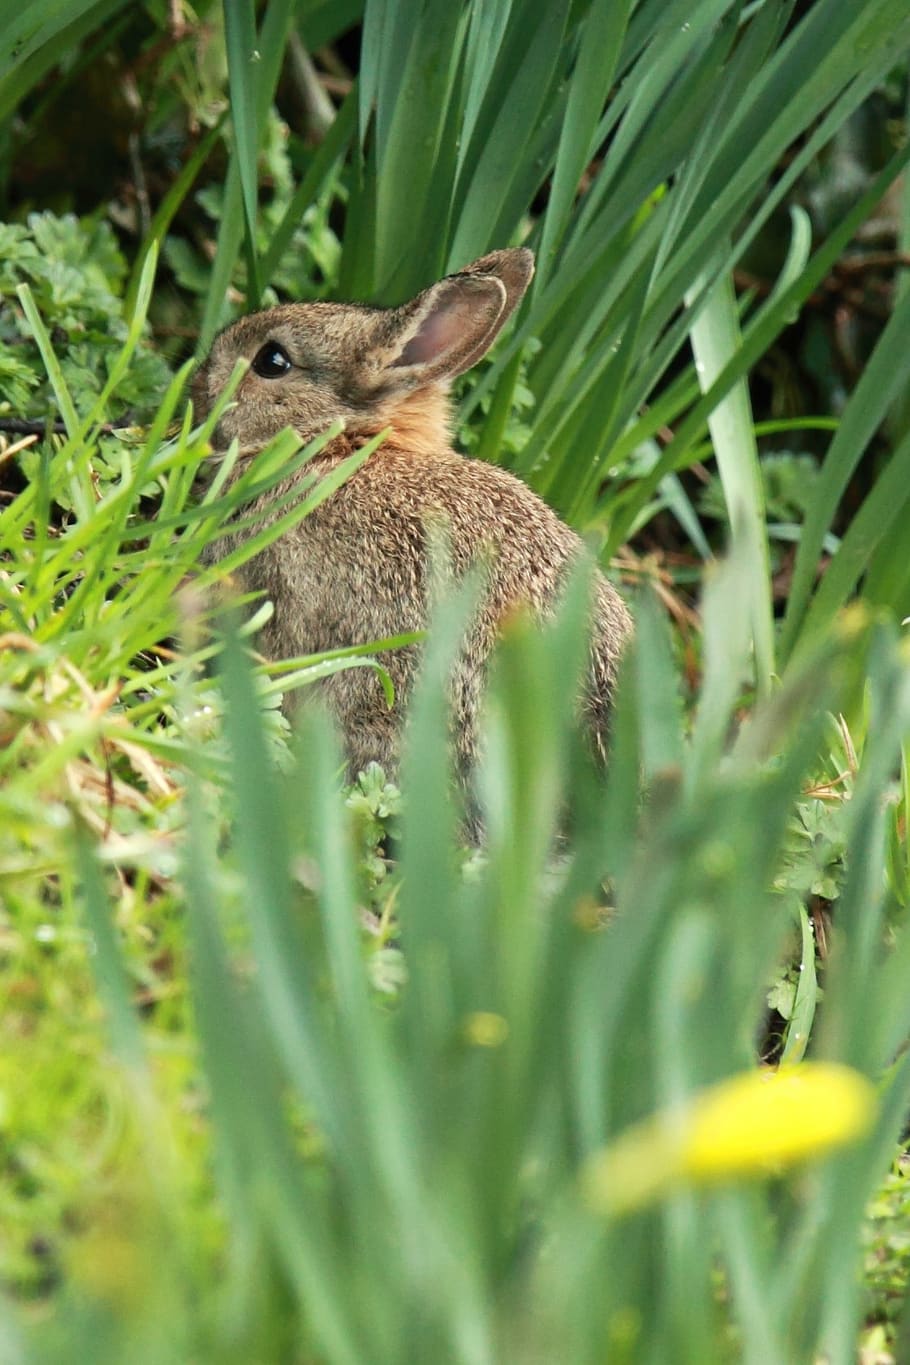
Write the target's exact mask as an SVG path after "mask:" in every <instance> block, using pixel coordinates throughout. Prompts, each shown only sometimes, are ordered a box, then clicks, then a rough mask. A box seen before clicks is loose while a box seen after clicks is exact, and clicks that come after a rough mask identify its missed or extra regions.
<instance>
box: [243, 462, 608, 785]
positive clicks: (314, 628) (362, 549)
mask: <svg viewBox="0 0 910 1365" xmlns="http://www.w3.org/2000/svg"><path fill="white" fill-rule="evenodd" d="M349 453H350V451H349V447H348V446H347V445H346V444H344V443H340V444H339V445H338V446H337V447H336V448H335V449H334V450H333V452H332V453H330V454H323V455H321V456H317V457H316V458H315V460H314V461H312V462H311V463H310V465H309V466H308V468H309V469H311V470H312V471H313V472H315V473H317V474H320V475H322V474H327V473H329V472H330V471H331V470H332V469H333V468H334V467H335V466H336V465H337V464H339V463H340V462H341V461H342V460H343V459H344V458H346V456H347V455H348V454H349ZM261 510H262V511H265V510H266V509H265V506H263V507H262V509H261ZM433 540H437V541H438V542H440V543H441V544H442V545H444V547H445V548H444V552H443V555H442V556H441V557H438V561H437V562H435V563H434V564H433V568H432V573H433V574H434V575H435V579H434V582H435V586H436V587H437V588H438V586H439V584H438V580H439V576H440V574H444V573H450V574H451V575H452V577H453V578H454V579H456V580H457V579H460V578H462V577H463V576H464V575H465V574H466V573H468V572H469V571H470V570H471V569H473V568H475V567H479V568H481V570H482V584H483V585H482V588H481V596H480V602H479V605H478V608H477V612H476V616H475V619H474V622H473V624H472V626H471V629H470V632H469V637H468V639H467V640H466V643H465V647H464V650H463V651H462V656H461V658H460V660H459V662H458V665H457V676H456V678H455V679H454V680H453V686H452V695H453V704H454V705H455V708H456V714H455V716H454V720H453V734H454V736H455V739H456V749H457V750H458V753H459V758H460V760H461V766H463V767H468V766H470V764H471V762H472V760H473V755H474V750H475V748H476V743H477V735H476V730H477V714H476V712H477V710H478V709H479V705H480V696H481V693H482V690H483V683H484V678H485V672H486V665H487V661H488V658H489V654H490V652H491V651H492V649H493V646H494V644H495V641H496V639H497V637H498V634H499V632H500V629H501V625H502V622H503V620H504V619H505V618H506V617H507V616H508V615H509V614H511V613H512V612H513V611H515V610H516V609H517V608H521V607H526V608H529V609H530V610H531V611H532V612H533V613H535V614H536V615H537V616H539V617H546V616H548V615H549V614H551V613H552V611H553V610H554V609H555V607H556V605H557V602H558V600H559V596H560V592H561V589H562V587H563V585H564V583H565V579H566V574H567V572H568V570H569V568H570V566H571V564H572V563H573V561H574V560H575V559H576V558H577V557H578V556H579V555H580V554H581V553H582V550H583V547H582V542H581V541H580V539H579V537H578V536H577V535H576V534H575V533H574V532H573V531H571V530H570V529H569V528H568V527H567V526H565V525H564V524H563V523H562V522H561V521H560V520H559V518H558V517H557V516H556V514H555V513H554V512H553V511H552V510H551V509H550V508H549V507H548V506H547V505H546V504H545V503H544V502H542V501H541V499H540V498H539V497H537V495H536V494H535V493H534V492H533V491H532V490H531V489H530V488H528V487H527V485H525V484H524V483H522V482H521V481H520V480H519V479H517V478H515V476H514V475H512V474H510V473H508V472H507V471H505V470H503V469H500V468H497V467H496V466H493V465H489V464H485V463H482V462H480V461H475V460H469V459H466V458H465V457H464V456H461V455H458V454H456V453H455V452H453V451H440V452H438V453H436V454H433V455H422V456H419V457H416V456H415V455H414V454H413V453H412V452H410V451H405V450H401V449H396V448H394V447H388V446H386V447H381V448H380V449H379V450H378V451H376V452H375V453H374V454H373V455H372V456H371V457H370V458H369V459H368V460H367V462H366V463H365V464H364V465H363V466H362V467H361V468H360V469H358V470H357V471H356V473H354V474H353V475H352V476H351V477H350V478H349V479H348V481H347V482H346V483H345V484H343V485H342V486H341V487H340V488H339V489H337V490H336V491H335V492H334V493H332V494H331V496H330V497H329V498H327V499H326V501H325V502H323V503H322V504H321V505H320V506H318V507H317V508H316V509H315V510H314V511H313V512H311V513H310V514H309V515H308V516H307V517H306V518H304V520H303V521H302V522H301V523H300V524H299V525H298V526H297V527H296V528H295V529H294V530H293V531H291V532H289V533H287V534H286V535H284V536H283V537H282V538H281V539H280V540H278V541H276V542H275V543H274V544H273V545H272V546H270V547H269V548H268V549H267V550H265V551H263V552H262V553H261V554H260V555H258V556H257V557H256V558H255V559H254V560H253V561H252V562H251V563H250V564H249V565H248V566H247V567H246V568H245V569H244V570H243V571H242V576H243V579H244V584H245V586H246V587H248V588H250V589H253V590H260V591H263V592H265V593H266V594H267V595H268V596H269V597H270V598H271V599H272V601H273V603H274V607H275V610H274V614H273V616H272V618H271V620H270V621H269V623H268V624H267V625H266V627H265V630H264V633H263V638H262V645H263V649H264V651H265V653H266V654H268V655H269V656H271V657H273V658H287V657H292V656H297V655H305V654H314V653H320V652H322V651H324V650H329V649H339V648H346V647H348V646H352V645H362V644H364V643H365V642H369V641H373V640H381V639H387V638H390V637H394V636H396V635H400V634H404V633H408V632H411V631H420V630H424V629H426V627H427V624H428V617H429V613H430V598H431V582H430V578H431V567H430V566H431V558H432V556H431V542H432V541H433ZM595 592H596V601H595V605H594V611H593V619H594V622H595V634H594V639H593V641H592V670H593V672H594V673H595V674H598V675H599V684H598V685H599V687H600V688H601V690H602V691H603V693H604V696H605V697H606V696H607V695H608V694H609V692H610V690H611V688H612V683H613V676H614V673H615V666H616V661H617V659H618V656H619V651H620V648H621V645H622V641H623V639H624V638H625V635H626V633H627V631H628V628H629V618H628V613H627V611H626V608H625V606H624V604H623V602H622V600H621V598H620V597H619V595H618V594H617V593H616V592H615V590H614V589H613V588H612V586H611V585H610V584H609V583H608V582H607V580H606V579H604V578H603V577H602V576H600V575H598V576H597V583H596V589H595ZM381 659H382V663H383V666H384V667H386V668H387V669H388V671H389V673H390V674H391V677H392V680H393V683H394V685H395V692H396V700H395V706H394V710H393V711H391V712H390V711H389V708H388V704H387V702H386V700H385V696H384V693H383V691H382V687H381V684H380V682H379V679H378V678H377V676H376V675H375V673H373V672H372V671H371V670H367V669H355V670H352V671H350V672H344V673H340V674H336V675H334V676H332V677H330V678H328V679H326V680H325V682H324V684H323V688H324V692H325V695H326V697H327V699H328V700H329V702H330V704H331V706H332V709H333V710H334V711H335V713H336V716H337V718H338V721H339V724H340V726H341V729H342V731H343V734H344V736H345V739H346V743H347V747H348V751H349V755H350V766H351V769H352V771H354V772H356V771H357V770H358V768H359V767H361V766H363V765H364V764H365V763H366V762H369V761H370V760H371V759H376V760H378V761H380V762H382V763H383V765H384V766H385V767H386V768H388V769H390V770H392V771H394V768H395V765H396V753H397V734H398V731H399V729H400V723H401V718H402V715H403V712H404V711H405V710H406V707H407V702H408V698H409V695H410V692H411V689H412V686H413V681H414V676H415V673H416V668H417V665H418V662H419V651H418V649H417V647H416V646H407V647H404V648H402V649H396V650H394V651H388V652H386V653H384V654H383V655H382V656H381Z"/></svg>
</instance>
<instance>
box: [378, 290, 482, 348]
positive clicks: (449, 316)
mask: <svg viewBox="0 0 910 1365" xmlns="http://www.w3.org/2000/svg"><path fill="white" fill-rule="evenodd" d="M472 305H473V306H472ZM475 312H476V303H474V301H473V300H471V301H469V302H468V303H467V304H466V302H465V301H464V300H459V299H458V298H457V297H456V298H449V299H448V300H446V301H445V302H444V303H440V304H438V305H437V307H436V308H434V309H433V311H432V313H430V314H429V316H428V317H426V318H424V320H423V322H422V323H421V324H420V328H419V330H418V331H417V332H416V333H415V335H414V336H412V337H411V339H410V341H409V342H408V343H407V345H406V346H405V348H404V350H403V351H402V352H401V355H400V356H399V357H398V359H397V360H396V361H395V364H396V365H430V364H433V363H434V362H435V361H438V360H442V359H443V358H444V357H445V356H446V355H447V354H448V352H449V351H451V350H452V349H453V347H455V346H458V345H459V343H462V344H463V343H464V340H465V330H466V329H467V328H470V326H471V322H472V320H473V318H472V315H473V314H474V313H475ZM475 326H476V322H475Z"/></svg>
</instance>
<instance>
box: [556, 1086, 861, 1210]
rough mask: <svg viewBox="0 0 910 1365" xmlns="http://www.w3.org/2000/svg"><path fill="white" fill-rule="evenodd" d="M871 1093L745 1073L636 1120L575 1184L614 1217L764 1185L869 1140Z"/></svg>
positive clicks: (844, 1087) (593, 1202)
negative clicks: (729, 1184) (693, 1190)
mask: <svg viewBox="0 0 910 1365" xmlns="http://www.w3.org/2000/svg"><path fill="white" fill-rule="evenodd" d="M877 1105H878V1101H877V1096H876V1092H875V1088H874V1086H873V1085H872V1084H871V1082H870V1081H868V1080H867V1079H866V1078H865V1076H861V1075H860V1074H859V1072H858V1071H853V1070H851V1069H850V1067H846V1066H839V1065H836V1064H835V1063H832V1062H804V1063H803V1064H802V1065H801V1066H799V1067H787V1068H785V1069H783V1070H781V1071H777V1072H769V1071H748V1072H744V1073H742V1074H741V1075H739V1076H732V1077H730V1079H729V1080H726V1081H721V1082H720V1083H719V1084H717V1085H714V1086H711V1087H710V1089H708V1090H704V1091H702V1092H701V1093H700V1094H697V1095H694V1096H692V1098H691V1099H690V1100H689V1102H688V1103H687V1104H686V1105H684V1106H681V1107H679V1108H677V1109H672V1110H665V1111H664V1112H662V1113H660V1114H655V1115H652V1117H651V1118H648V1119H643V1120H642V1121H641V1122H640V1123H637V1124H635V1125H634V1126H633V1127H632V1128H629V1129H627V1130H626V1132H625V1133H622V1134H621V1135H620V1136H619V1137H618V1138H616V1140H615V1141H614V1142H611V1143H610V1145H609V1146H608V1147H606V1148H604V1149H603V1151H601V1152H598V1153H596V1154H595V1155H594V1156H593V1157H592V1158H591V1160H590V1161H589V1162H588V1164H587V1167H586V1168H585V1170H584V1172H583V1175H582V1185H583V1192H584V1196H585V1199H586V1201H587V1202H588V1204H589V1205H590V1206H591V1207H592V1208H594V1209H595V1210H596V1211H597V1212H599V1213H605V1214H609V1215H616V1214H621V1213H628V1212H631V1211H632V1210H634V1209H639V1208H642V1207H643V1206H645V1205H647V1204H649V1203H652V1202H654V1201H655V1200H657V1199H659V1198H661V1197H662V1196H663V1195H664V1194H665V1193H666V1192H667V1190H668V1189H669V1188H670V1187H672V1186H673V1185H676V1184H679V1183H680V1182H690V1183H692V1184H698V1185H700V1184H706V1183H714V1182H717V1181H722V1180H727V1179H729V1178H731V1177H734V1176H751V1175H767V1174H769V1173H771V1172H776V1171H779V1170H781V1169H782V1168H784V1167H786V1166H790V1165H792V1164H793V1163H794V1162H798V1161H801V1160H803V1159H805V1158H807V1157H810V1156H816V1155H820V1154H821V1153H824V1152H827V1151H829V1150H831V1149H832V1148H834V1147H839V1146H842V1145H843V1144H844V1143H847V1142H851V1141H852V1140H853V1139H855V1138H858V1137H860V1136H862V1134H863V1133H865V1132H866V1131H868V1129H869V1127H870V1126H871V1124H872V1122H873V1121H874V1118H875V1113H876V1109H877Z"/></svg>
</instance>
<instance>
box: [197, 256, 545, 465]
mask: <svg viewBox="0 0 910 1365" xmlns="http://www.w3.org/2000/svg"><path fill="white" fill-rule="evenodd" d="M533 272H534V257H533V256H532V254H531V252H530V251H527V250H525V249H524V248H520V249H514V250H506V251H493V252H491V253H490V254H489V255H488V256H483V257H481V258H480V260H477V261H474V263H473V264H472V265H469V266H467V267H466V268H465V269H464V270H462V271H460V272H459V273H458V274H457V275H448V276H446V278H445V279H444V280H440V281H439V283H438V284H434V285H431V286H430V288H429V289H425V290H424V291H423V293H421V294H418V295H417V297H416V298H415V299H412V300H411V301H410V303H405V304H403V305H402V306H401V307H399V308H369V307H365V306H363V305H361V304H350V303H286V304H281V305H279V306H278V307H276V308H269V309H266V310H265V311H264V312H261V313H253V314H251V315H250V316H249V317H245V318H241V319H240V320H239V321H238V322H235V323H233V324H232V325H231V326H230V327H228V328H226V329H225V330H224V331H223V332H222V333H221V334H220V335H219V336H218V337H216V339H215V342H214V344H213V346H212V350H211V353H210V355H209V357H208V359H207V360H206V361H205V362H204V363H203V365H202V366H201V367H200V369H199V370H198V371H197V373H196V376H195V378H194V380H193V403H194V407H195V411H196V415H197V417H200V418H201V417H204V416H205V415H206V414H207V413H208V412H209V411H210V409H211V407H212V405H213V404H214V402H215V400H216V399H217V397H218V395H219V394H220V393H221V391H222V389H223V388H224V386H225V384H226V383H227V380H228V378H229V377H230V375H231V372H232V370H233V369H234V366H235V364H236V363H237V361H238V360H239V359H245V360H247V361H248V362H249V369H248V370H247V371H246V373H245V374H244V376H243V378H242V379H241V381H240V384H239V387H238V388H237V390H236V391H235V394H234V406H233V407H232V408H230V409H229V410H228V411H227V412H226V413H225V415H224V416H223V417H222V418H221V421H220V422H219V424H218V430H217V435H216V439H217V443H218V444H219V445H221V446H225V447H226V446H227V445H228V444H229V443H230V442H231V441H232V440H233V439H234V438H235V437H236V439H237V440H238V442H239V444H240V447H241V449H242V450H246V451H251V452H252V451H255V450H257V449H261V448H262V446H264V445H265V444H266V442H268V441H269V440H270V439H271V437H273V436H275V435H276V434H277V433H278V432H279V431H282V430H283V429H284V428H285V427H294V428H295V429H296V430H297V431H298V433H299V434H300V435H301V436H302V437H305V438H308V437H311V436H314V435H316V434H317V433H318V432H321V431H324V430H325V428H326V427H327V426H328V425H329V424H330V423H331V422H332V421H334V420H335V419H336V418H338V417H340V418H342V419H343V420H344V423H345V428H346V430H347V432H348V433H349V435H351V436H354V437H367V436H371V435H373V434H375V433H376V432H378V431H381V430H382V429H383V428H384V427H386V426H391V427H392V430H393V439H394V438H395V437H396V436H397V439H398V440H399V441H400V442H401V443H403V444H405V445H409V446H410V447H412V448H414V449H418V450H419V449H420V448H421V447H422V446H423V447H426V446H430V445H436V446H440V445H442V446H444V445H445V444H446V442H447V439H448V432H447V426H448V402H447V399H446V396H445V395H446V389H447V387H448V381H449V380H451V379H454V377H455V376H456V375H459V374H462V373H463V372H464V371H465V370H467V369H469V368H470V367H471V366H472V365H473V364H474V363H475V362H476V361H478V360H479V359H480V357H481V356H482V355H483V354H484V353H485V352H486V351H487V349H488V348H489V347H490V346H491V345H492V343H493V341H494V339H495V338H496V336H497V334H498V332H499V330H500V328H501V327H502V325H503V323H504V322H505V321H506V319H507V318H508V317H509V316H510V314H511V313H512V311H513V309H514V308H515V307H516V306H517V304H518V303H519V302H520V300H521V298H522V295H523V294H524V292H525V289H526V288H527V286H528V283H529V281H530V279H531V276H532V274H533Z"/></svg>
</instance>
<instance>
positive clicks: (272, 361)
mask: <svg viewBox="0 0 910 1365" xmlns="http://www.w3.org/2000/svg"><path fill="white" fill-rule="evenodd" d="M290 368H291V361H290V358H289V356H288V353H287V351H286V350H285V349H284V347H283V346H279V345H278V342H277V341H267V342H266V343H265V345H264V346H263V347H261V349H260V350H258V351H257V352H256V355H255V356H254V358H253V369H254V370H255V371H256V373H257V374H258V375H259V377H260V379H280V378H281V376H282V375H283V374H287V372H288V370H289V369H290Z"/></svg>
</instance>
